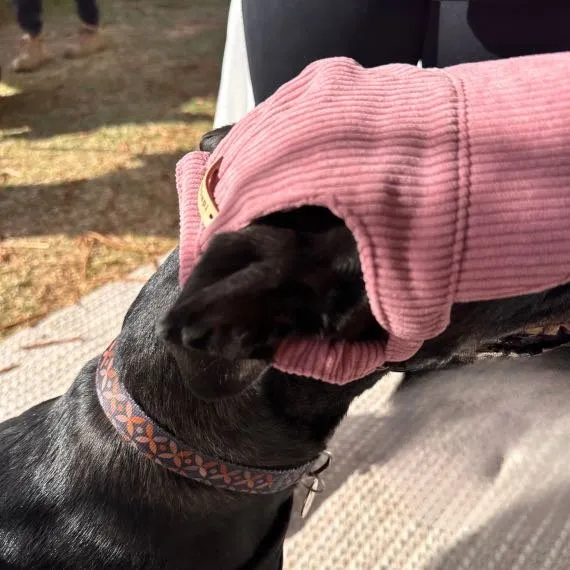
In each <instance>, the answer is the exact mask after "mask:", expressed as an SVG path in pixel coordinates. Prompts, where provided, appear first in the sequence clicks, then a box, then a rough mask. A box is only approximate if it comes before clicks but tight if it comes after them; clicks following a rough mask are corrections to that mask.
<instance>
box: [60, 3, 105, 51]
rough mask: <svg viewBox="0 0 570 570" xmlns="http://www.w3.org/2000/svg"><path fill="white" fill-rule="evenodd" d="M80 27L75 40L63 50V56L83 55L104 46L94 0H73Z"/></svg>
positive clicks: (97, 10)
mask: <svg viewBox="0 0 570 570" xmlns="http://www.w3.org/2000/svg"><path fill="white" fill-rule="evenodd" d="M75 4H76V6H77V15H78V16H79V19H80V20H81V24H82V26H81V29H80V30H79V36H78V38H77V40H76V41H75V42H73V43H72V44H70V45H68V46H67V47H66V48H65V51H64V52H63V55H64V56H65V57H69V58H76V57H85V56H88V55H91V54H93V53H96V52H98V51H101V50H102V49H104V48H105V47H106V43H105V39H104V38H103V36H102V35H101V33H100V31H99V7H98V6H97V2H96V0H75Z"/></svg>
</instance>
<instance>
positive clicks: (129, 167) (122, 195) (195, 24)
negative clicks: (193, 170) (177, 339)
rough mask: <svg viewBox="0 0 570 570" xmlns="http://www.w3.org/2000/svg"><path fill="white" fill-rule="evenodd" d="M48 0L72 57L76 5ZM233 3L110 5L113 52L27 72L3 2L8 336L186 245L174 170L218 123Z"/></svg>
mask: <svg viewBox="0 0 570 570" xmlns="http://www.w3.org/2000/svg"><path fill="white" fill-rule="evenodd" d="M44 4H45V13H44V35H45V39H46V43H47V44H48V45H49V47H50V49H52V50H53V51H54V52H55V54H56V55H57V54H61V51H62V49H63V46H64V45H65V43H66V41H69V39H70V38H72V37H73V34H74V32H75V30H76V28H77V19H76V16H75V12H74V4H73V2H72V1H71V0H65V1H63V0H51V1H50V2H44ZM228 5H229V0H193V1H192V2H188V1H187V0H137V1H136V2H132V1H129V0H104V1H102V2H100V6H101V9H102V18H103V24H104V29H105V33H106V35H107V36H108V38H109V40H110V43H111V46H110V47H109V49H108V50H106V51H105V52H102V53H100V54H97V55H95V56H93V57H91V58H89V59H86V60H78V61H66V60H64V59H62V58H61V57H57V59H56V60H55V61H54V62H52V63H50V64H49V65H48V66H47V67H45V68H44V69H42V70H40V71H38V72H35V73H32V74H25V75H20V74H18V75H16V74H13V73H10V72H9V71H8V70H7V66H8V64H9V61H10V58H11V57H12V56H13V55H15V53H16V52H17V47H18V37H19V30H18V28H17V26H16V24H15V22H14V20H13V17H12V14H11V13H10V12H9V11H8V10H7V9H6V8H5V6H2V7H0V64H1V65H2V70H3V77H2V79H3V82H2V83H0V337H1V336H2V335H6V334H8V333H10V332H12V331H14V330H16V329H17V328H18V327H19V326H23V325H25V324H30V323H33V322H34V321H35V320H37V319H38V318H39V317H41V316H43V315H44V314H46V313H48V312H50V311H52V310H54V309H57V308H59V307H63V306H65V305H68V304H71V303H73V302H75V301H76V300H77V299H78V298H79V297H80V296H81V295H84V294H85V293H87V292H89V291H90V290H92V289H93V288H95V287H97V286H99V285H101V284H103V283H106V282H108V281H112V280H116V279H119V278H121V277H123V276H124V275H125V274H127V273H128V272H130V271H131V270H132V269H134V268H135V267H137V266H139V265H141V264H144V263H148V262H149V261H155V260H156V259H157V257H159V256H160V255H161V254H163V253H164V252H166V251H168V250H169V249H170V248H172V247H173V246H174V245H175V243H176V239H177V233H178V212H177V200H176V190H175V185H174V166H175V163H176V161H177V160H178V159H179V158H180V156H181V155H182V154H184V153H185V152H187V151H188V150H191V149H193V148H195V146H196V143H197V141H198V139H199V137H200V135H201V134H202V133H203V132H204V131H206V130H208V128H209V127H210V125H211V121H212V118H213V113H214V106H215V96H216V91H217V85H218V79H219V72H220V65H221V54H222V49H223V41H224V34H225V26H226V16H227V9H228Z"/></svg>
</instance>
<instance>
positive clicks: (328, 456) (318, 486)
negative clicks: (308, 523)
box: [301, 450, 333, 519]
mask: <svg viewBox="0 0 570 570" xmlns="http://www.w3.org/2000/svg"><path fill="white" fill-rule="evenodd" d="M322 458H324V461H323V462H322V463H321V464H319V465H317V466H316V467H313V468H312V469H311V471H309V472H308V473H307V475H306V480H305V481H303V485H304V486H305V487H306V489H307V494H306V495H305V500H304V501H303V506H302V507H301V518H303V519H304V518H306V517H307V515H308V514H309V511H310V510H311V507H312V506H313V502H314V500H315V496H316V495H318V494H320V493H322V492H323V491H324V490H325V482H324V481H323V479H322V477H321V474H322V473H323V472H324V471H325V470H326V469H328V468H329V467H330V464H331V463H332V459H333V456H332V453H331V452H330V451H328V450H325V451H323V452H321V454H320V455H319V459H317V460H316V461H315V463H317V462H318V461H319V460H320V459H322Z"/></svg>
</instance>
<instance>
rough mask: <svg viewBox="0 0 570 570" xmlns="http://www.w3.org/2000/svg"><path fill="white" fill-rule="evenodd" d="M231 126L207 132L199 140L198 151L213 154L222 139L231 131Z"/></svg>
mask: <svg viewBox="0 0 570 570" xmlns="http://www.w3.org/2000/svg"><path fill="white" fill-rule="evenodd" d="M232 127H233V125H226V126H225V127H219V128H217V129H213V130H211V131H209V132H207V133H206V134H205V135H204V136H203V137H202V138H201V139H200V150H202V151H204V152H214V150H216V147H217V146H218V145H219V144H220V142H221V141H222V139H223V138H224V137H225V136H226V135H227V134H228V133H229V132H230V131H231V129H232Z"/></svg>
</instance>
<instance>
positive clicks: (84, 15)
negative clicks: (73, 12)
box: [75, 0, 99, 28]
mask: <svg viewBox="0 0 570 570" xmlns="http://www.w3.org/2000/svg"><path fill="white" fill-rule="evenodd" d="M75 4H76V5H77V14H78V15H79V19H80V20H81V21H82V22H83V23H84V24H85V25H87V26H89V27H92V28H97V27H98V26H99V7H98V6H97V2H96V1H95V0H75Z"/></svg>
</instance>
